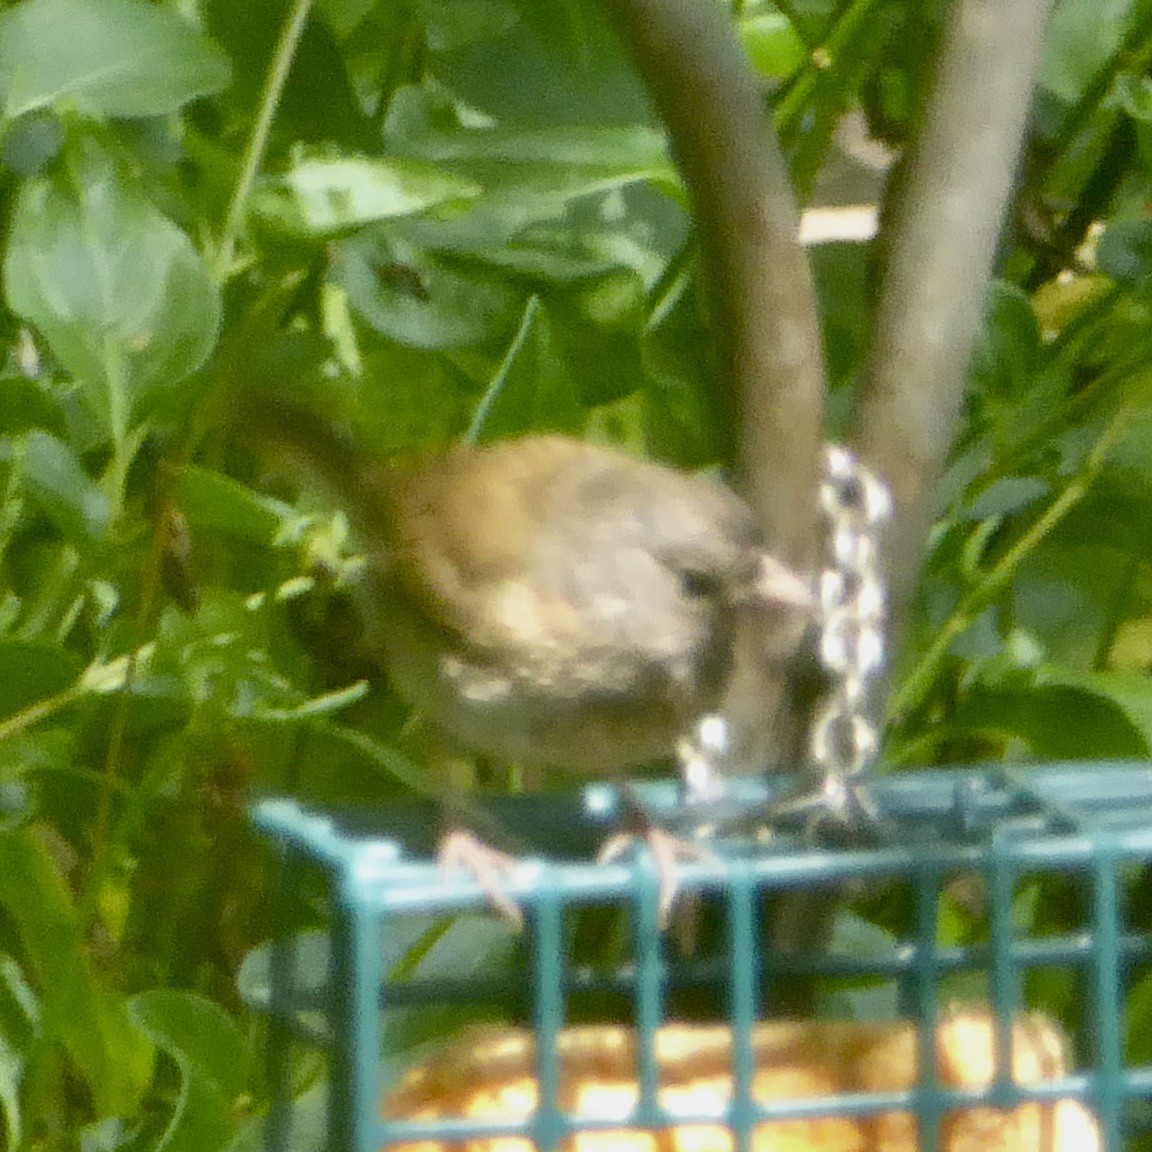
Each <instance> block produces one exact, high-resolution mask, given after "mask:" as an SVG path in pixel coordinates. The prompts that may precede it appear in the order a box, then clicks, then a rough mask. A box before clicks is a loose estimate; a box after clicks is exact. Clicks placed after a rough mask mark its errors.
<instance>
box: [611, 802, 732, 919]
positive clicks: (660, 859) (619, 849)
mask: <svg viewBox="0 0 1152 1152" xmlns="http://www.w3.org/2000/svg"><path fill="white" fill-rule="evenodd" d="M632 799H633V801H634V802H633V803H632V804H631V813H630V815H631V817H632V823H633V826H632V827H630V828H625V829H623V830H621V831H620V832H617V833H615V834H614V835H612V836H610V837H609V838H608V839H607V840H606V841H605V842H604V846H603V847H602V848H601V849H600V853H599V855H598V856H597V857H596V860H597V863H599V864H610V863H612V862H613V861H615V860H618V859H620V857H621V856H623V855H624V854H625V853H626V852H627V851H628V850H629V849H630V848H632V847H633V846H634V845H635V844H637V843H640V842H642V843H644V844H646V845H647V847H648V851H649V852H651V853H652V859H653V861H654V862H655V864H656V875H657V877H658V878H659V884H660V891H659V896H658V899H657V905H656V909H657V918H658V922H659V924H660V927H661V928H666V927H667V926H668V922H669V918H670V916H671V913H672V906H673V905H674V904H675V903H676V897H677V895H678V894H679V891H680V881H679V878H678V876H677V870H678V868H679V866H680V865H681V864H686V863H687V864H692V863H695V864H716V863H718V862H719V857H718V856H717V855H716V853H715V852H713V851H712V850H711V849H710V848H708V847H707V846H706V845H704V844H702V843H700V841H699V840H691V839H689V838H687V837H684V836H677V835H676V834H675V833H673V832H669V831H667V829H664V828H661V827H660V826H659V825H658V824H654V823H653V822H652V821H651V820H650V819H649V817H648V815H647V813H645V812H644V810H643V809H642V808H640V807H639V802H638V801H635V798H634V797H633V798H632Z"/></svg>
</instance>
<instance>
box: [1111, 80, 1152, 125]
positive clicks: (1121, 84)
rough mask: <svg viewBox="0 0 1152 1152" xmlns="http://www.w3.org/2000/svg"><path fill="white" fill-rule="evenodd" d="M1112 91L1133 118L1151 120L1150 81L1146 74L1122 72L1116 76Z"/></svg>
mask: <svg viewBox="0 0 1152 1152" xmlns="http://www.w3.org/2000/svg"><path fill="white" fill-rule="evenodd" d="M1112 92H1113V95H1114V96H1115V98H1116V102H1117V103H1118V104H1119V105H1120V107H1121V108H1123V109H1124V111H1125V112H1127V113H1128V115H1129V116H1131V117H1132V119H1133V120H1145V121H1147V120H1152V81H1150V80H1149V79H1148V77H1147V76H1138V75H1136V74H1135V73H1133V72H1124V73H1122V74H1121V75H1119V76H1117V77H1116V83H1115V85H1114V86H1113V90H1112Z"/></svg>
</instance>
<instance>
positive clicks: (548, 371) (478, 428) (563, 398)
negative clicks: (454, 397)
mask: <svg viewBox="0 0 1152 1152" xmlns="http://www.w3.org/2000/svg"><path fill="white" fill-rule="evenodd" d="M583 420H584V410H583V408H582V407H581V405H580V401H579V394H578V392H577V390H576V387H575V385H574V382H573V381H572V378H571V377H570V376H569V375H568V372H567V370H566V368H565V365H564V363H563V361H562V360H561V359H560V357H559V356H557V354H556V351H555V347H554V344H553V340H552V329H551V325H550V323H549V320H548V314H547V312H545V310H544V309H543V307H542V306H541V304H540V301H539V299H538V298H537V297H535V296H534V297H532V299H531V300H529V301H528V306H527V308H525V310H524V319H523V321H522V322H521V325H520V331H519V332H518V333H517V334H516V339H515V340H514V341H513V342H512V346H511V348H509V350H508V355H507V356H506V357H505V358H504V362H503V364H501V365H500V368H499V370H498V371H497V373H496V375H495V376H494V377H493V379H492V383H491V384H490V385H489V387H488V390H487V392H486V393H485V395H484V398H483V399H482V400H481V401H480V404H479V406H478V407H477V409H476V415H475V416H474V417H473V420H472V426H471V427H470V428H469V430H468V439H470V440H472V441H475V442H476V443H481V444H482V443H486V442H488V441H490V440H503V439H506V438H507V437H509V436H517V435H522V434H523V433H525V432H540V431H555V432H572V431H575V430H576V429H577V428H579V427H580V425H581V424H582V423H583Z"/></svg>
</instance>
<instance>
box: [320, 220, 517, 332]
mask: <svg viewBox="0 0 1152 1152" xmlns="http://www.w3.org/2000/svg"><path fill="white" fill-rule="evenodd" d="M334 265H335V267H334V275H335V279H336V282H337V283H338V284H339V285H340V286H341V287H342V288H343V289H344V291H345V292H347V293H348V302H349V304H351V306H352V308H353V309H355V311H356V312H358V313H359V314H360V315H361V316H362V317H363V318H364V319H365V320H366V321H367V322H368V323H369V324H371V325H372V327H373V328H375V329H376V331H377V332H379V333H380V334H381V335H383V336H387V337H389V338H390V339H392V340H395V341H397V342H398V343H400V344H407V345H409V346H411V347H414V348H426V349H447V348H457V347H460V346H461V345H465V344H476V343H479V342H480V341H482V340H489V339H493V338H495V337H498V336H501V335H502V334H503V333H504V332H505V331H506V330H507V329H508V328H509V327H510V326H511V324H512V323H514V318H515V314H516V309H517V307H518V305H519V297H518V294H517V293H516V292H514V291H513V290H512V289H511V288H509V287H508V286H507V285H506V284H504V283H502V282H501V281H500V280H497V279H494V278H493V277H492V276H491V274H489V275H487V276H482V275H479V274H478V273H475V272H472V271H471V270H465V269H462V268H458V267H455V266H451V265H449V264H448V263H447V262H445V261H443V260H440V259H438V258H436V257H434V256H431V255H429V254H428V253H427V252H425V251H423V250H421V249H419V248H416V247H415V246H413V245H411V244H407V243H403V242H400V241H396V242H393V241H391V240H389V239H386V238H384V237H383V236H369V235H364V236H358V237H356V238H355V239H354V240H351V241H349V242H347V243H345V244H343V245H341V246H340V248H339V249H338V250H337V253H336V257H335V261H334Z"/></svg>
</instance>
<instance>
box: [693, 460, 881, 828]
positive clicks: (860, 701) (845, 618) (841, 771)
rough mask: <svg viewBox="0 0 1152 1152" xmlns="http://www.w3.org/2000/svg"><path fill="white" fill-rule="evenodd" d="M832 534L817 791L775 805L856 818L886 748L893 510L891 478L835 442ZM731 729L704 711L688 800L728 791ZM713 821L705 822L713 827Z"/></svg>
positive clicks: (813, 739) (827, 478) (816, 740)
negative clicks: (886, 564)
mask: <svg viewBox="0 0 1152 1152" xmlns="http://www.w3.org/2000/svg"><path fill="white" fill-rule="evenodd" d="M819 499H820V509H821V511H822V512H823V514H824V520H825V523H826V529H827V530H826V532H825V536H824V548H823V557H822V562H821V571H820V576H819V580H818V586H817V597H816V601H817V602H816V615H817V618H818V619H817V624H818V627H819V658H820V662H821V664H822V665H823V667H824V669H825V672H826V674H827V680H828V685H829V686H828V689H827V691H826V693H825V695H824V697H823V699H822V701H821V703H820V706H819V708H818V710H817V712H816V716H815V719H814V721H813V724H812V729H811V732H810V734H809V740H808V763H807V764H806V765H804V766H803V767H804V768H806V769H807V771H805V772H803V773H802V774H801V775H802V776H803V777H804V778H805V779H806V780H809V781H810V780H812V779H813V778H816V779H818V780H819V781H820V785H819V788H818V790H817V791H816V792H815V793H812V792H811V791H807V792H805V793H803V794H802V795H801V796H799V797H796V798H794V799H785V800H783V801H781V802H779V803H773V805H772V808H773V810H776V809H779V811H780V812H786V811H789V810H795V811H797V812H810V813H812V814H814V815H817V816H819V815H820V813H822V812H823V813H829V812H830V813H832V814H839V815H845V816H846V815H848V814H849V810H850V809H851V807H852V805H853V803H854V802H857V801H859V800H860V797H858V796H857V794H856V793H857V789H856V784H857V782H858V778H859V777H860V775H861V774H862V773H863V772H864V771H865V769H867V767H868V766H869V764H870V763H871V762H872V760H873V758H874V757H875V755H876V751H877V748H878V746H879V729H878V722H877V720H876V717H875V701H874V700H873V699H872V696H873V691H872V690H873V688H874V687H875V685H876V683H877V679H878V677H879V674H880V672H881V670H882V668H883V664H884V622H885V621H884V601H885V597H884V584H883V580H882V578H881V574H880V559H879V547H878V543H877V531H878V529H879V527H880V525H881V524H883V522H884V521H885V520H887V519H888V517H889V515H890V512H891V504H892V501H891V497H890V496H889V494H888V489H887V488H886V487H885V485H884V484H883V483H882V482H881V481H880V480H879V479H878V478H877V477H876V476H875V475H874V474H873V473H872V472H871V471H870V470H869V469H868V468H866V467H865V466H864V465H863V464H861V463H860V462H859V461H858V460H857V459H856V457H855V456H854V455H853V454H852V453H851V452H849V451H848V449H846V448H842V447H840V446H839V445H835V444H828V445H826V446H825V449H824V471H823V476H822V479H821V483H820V493H819ZM728 743H729V733H728V727H727V722H726V721H725V719H724V718H723V717H721V716H718V715H715V714H709V715H707V716H704V717H702V718H701V720H700V722H699V723H698V725H697V726H696V728H695V730H694V731H693V732H692V733H691V734H690V735H687V736H685V737H684V738H683V739H682V740H681V741H680V743H679V745H678V747H677V759H678V761H679V765H680V773H681V780H682V784H683V797H684V800H685V802H686V804H687V805H688V806H689V807H699V808H707V807H708V806H709V805H712V804H715V803H717V802H718V801H720V799H721V798H722V796H723V793H724V771H723V767H724V764H725V760H726V757H727V756H728V753H729V748H728ZM706 828H707V825H702V826H701V828H700V829H698V834H707V833H706Z"/></svg>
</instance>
